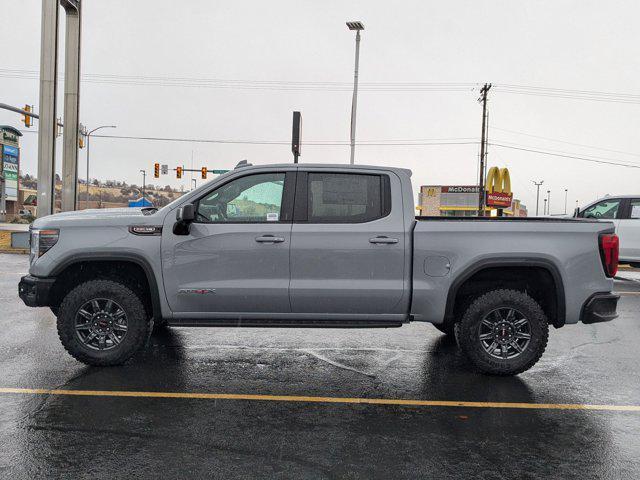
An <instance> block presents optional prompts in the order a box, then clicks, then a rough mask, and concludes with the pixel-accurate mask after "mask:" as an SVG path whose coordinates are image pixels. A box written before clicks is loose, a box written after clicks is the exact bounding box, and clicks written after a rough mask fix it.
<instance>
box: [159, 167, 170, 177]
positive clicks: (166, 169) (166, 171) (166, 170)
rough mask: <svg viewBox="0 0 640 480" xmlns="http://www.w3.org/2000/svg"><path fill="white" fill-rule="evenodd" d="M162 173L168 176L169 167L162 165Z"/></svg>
mask: <svg viewBox="0 0 640 480" xmlns="http://www.w3.org/2000/svg"><path fill="white" fill-rule="evenodd" d="M160 171H161V172H162V175H167V174H168V173H169V165H162V167H160Z"/></svg>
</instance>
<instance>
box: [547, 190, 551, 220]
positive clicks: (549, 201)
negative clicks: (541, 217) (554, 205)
mask: <svg viewBox="0 0 640 480" xmlns="http://www.w3.org/2000/svg"><path fill="white" fill-rule="evenodd" d="M547 215H551V190H547Z"/></svg>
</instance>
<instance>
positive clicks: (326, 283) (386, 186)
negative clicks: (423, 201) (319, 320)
mask: <svg viewBox="0 0 640 480" xmlns="http://www.w3.org/2000/svg"><path fill="white" fill-rule="evenodd" d="M401 191H402V189H401V185H400V179H399V178H398V177H397V176H396V175H394V174H392V173H386V172H385V173H381V172H380V171H376V170H372V171H364V170H358V172H357V173H354V172H353V170H349V169H345V170H327V169H318V170H309V171H299V172H298V181H297V186H296V201H295V210H294V224H293V229H292V233H291V285H290V289H289V291H290V293H289V295H290V298H291V309H292V312H293V313H298V314H309V315H311V316H317V317H323V315H324V318H327V315H326V314H332V315H331V316H333V317H334V318H353V316H355V315H363V314H364V315H369V319H372V318H381V317H372V316H373V315H379V316H389V315H398V314H401V313H403V312H402V311H401V309H402V308H401V305H400V303H401V299H402V297H403V294H404V276H405V271H404V265H405V260H404V258H405V253H406V252H405V238H404V237H405V228H404V217H403V208H402V195H401Z"/></svg>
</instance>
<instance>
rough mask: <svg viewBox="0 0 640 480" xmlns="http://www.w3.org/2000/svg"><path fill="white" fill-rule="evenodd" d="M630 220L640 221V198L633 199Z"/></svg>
mask: <svg viewBox="0 0 640 480" xmlns="http://www.w3.org/2000/svg"><path fill="white" fill-rule="evenodd" d="M629 218H630V219H636V220H640V198H632V199H631V202H629Z"/></svg>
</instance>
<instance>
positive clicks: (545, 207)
mask: <svg viewBox="0 0 640 480" xmlns="http://www.w3.org/2000/svg"><path fill="white" fill-rule="evenodd" d="M542 214H543V215H546V214H547V199H546V198H545V199H544V207H543V208H542Z"/></svg>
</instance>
